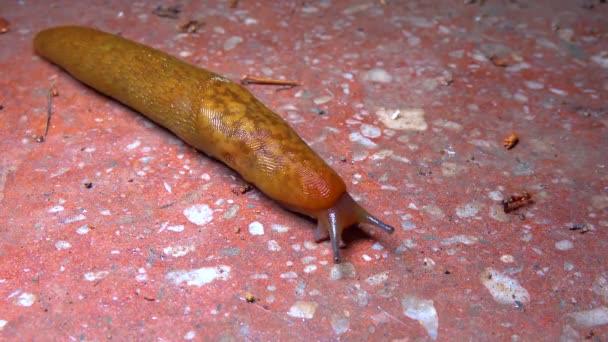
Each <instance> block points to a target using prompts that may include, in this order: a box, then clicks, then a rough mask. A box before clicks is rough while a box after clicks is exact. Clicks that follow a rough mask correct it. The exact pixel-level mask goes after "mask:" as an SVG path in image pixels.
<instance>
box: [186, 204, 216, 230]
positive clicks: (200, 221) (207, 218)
mask: <svg viewBox="0 0 608 342" xmlns="http://www.w3.org/2000/svg"><path fill="white" fill-rule="evenodd" d="M184 215H185V216H186V218H187V219H188V221H190V222H192V223H194V224H196V225H198V226H202V225H204V224H206V223H209V222H211V220H213V211H212V210H211V208H209V206H208V205H206V204H195V205H193V206H191V207H188V208H186V209H184Z"/></svg>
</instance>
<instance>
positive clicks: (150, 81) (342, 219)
mask: <svg viewBox="0 0 608 342" xmlns="http://www.w3.org/2000/svg"><path fill="white" fill-rule="evenodd" d="M34 49H35V51H36V53H37V54H38V55H40V56H42V57H44V58H45V59H47V60H49V61H51V62H53V63H55V64H57V65H58V66H60V67H61V68H63V69H65V70H66V71H67V72H68V73H70V74H71V75H72V76H73V77H75V78H76V79H78V80H80V81H82V82H83V83H85V84H87V85H89V86H91V87H92V88H94V89H96V90H97V91H99V92H101V93H103V94H105V95H107V96H110V97H112V98H114V99H116V100H118V101H120V102H122V103H124V104H126V105H127V106H129V107H131V108H133V109H134V110H136V111H138V112H140V113H142V114H144V115H145V116H146V117H148V118H149V119H151V120H152V121H154V122H156V123H157V124H159V125H161V126H163V127H165V128H167V129H169V130H170V131H171V132H173V133H175V134H176V135H177V136H178V137H180V138H181V139H182V140H184V141H185V142H187V143H188V144H190V145H192V146H194V147H195V148H197V149H198V150H200V151H203V152H204V153H206V154H207V155H209V156H211V157H214V158H217V159H219V160H221V161H222V162H224V163H225V164H226V165H228V166H229V167H231V168H232V169H234V170H235V171H236V172H238V173H239V174H240V175H241V176H242V177H243V178H244V179H245V180H247V181H248V182H250V183H252V184H254V185H255V186H256V187H257V188H258V189H260V190H261V191H262V192H264V193H265V194H266V195H267V196H268V197H270V198H272V199H274V200H276V201H277V202H279V203H280V204H282V205H283V206H284V207H286V208H288V209H290V210H293V211H296V212H299V213H302V214H304V215H307V216H310V217H312V218H315V219H317V222H318V224H317V229H316V231H315V233H314V238H315V240H316V241H317V242H318V241H321V240H324V239H327V238H328V237H329V238H330V239H331V245H332V250H333V257H334V261H335V262H339V260H340V251H339V247H342V246H343V245H344V243H343V242H342V237H341V236H342V231H343V230H344V229H345V228H348V227H350V226H353V225H355V224H360V223H367V224H371V225H374V226H376V227H379V228H382V229H383V230H385V231H386V232H389V233H392V232H393V231H394V228H393V227H391V226H389V225H387V224H385V223H383V222H382V221H380V220H379V219H377V218H375V217H374V216H372V215H370V214H369V213H368V212H367V211H365V209H363V208H362V207H360V206H359V205H358V204H357V203H356V202H355V201H354V200H353V199H352V197H351V196H350V195H349V194H348V192H347V191H346V185H345V184H344V181H343V180H342V179H341V178H340V176H338V174H336V172H335V171H334V170H333V169H332V168H331V167H329V165H327V164H326V163H325V161H323V159H321V158H320V157H319V156H318V155H317V154H316V153H315V152H314V151H313V150H312V149H311V148H310V147H309V146H308V145H307V144H306V143H305V142H304V141H303V140H302V139H301V138H300V137H299V136H298V135H297V134H296V133H295V132H294V131H293V130H292V129H291V127H290V126H289V125H288V124H287V122H285V121H284V120H283V119H282V118H281V117H279V116H278V115H277V114H275V113H274V112H272V111H271V110H270V109H268V108H266V106H264V104H262V103H261V102H260V101H258V100H257V99H256V98H255V97H254V96H253V95H252V94H251V93H250V92H249V91H247V90H246V89H245V88H243V87H242V86H240V85H238V84H236V83H233V82H231V81H230V80H228V79H226V78H225V77H222V76H220V75H217V74H215V73H212V72H210V71H207V70H204V69H201V68H198V67H195V66H193V65H190V64H187V63H185V62H182V61H180V60H179V59H177V58H175V57H172V56H170V55H168V54H166V53H164V52H161V51H159V50H155V49H152V48H150V47H148V46H145V45H142V44H139V43H136V42H133V41H130V40H127V39H124V38H122V37H119V36H116V35H112V34H109V33H105V32H101V31H98V30H95V29H91V28H86V27H78V26H64V27H55V28H50V29H47V30H44V31H41V32H39V33H38V34H37V35H36V38H35V39H34Z"/></svg>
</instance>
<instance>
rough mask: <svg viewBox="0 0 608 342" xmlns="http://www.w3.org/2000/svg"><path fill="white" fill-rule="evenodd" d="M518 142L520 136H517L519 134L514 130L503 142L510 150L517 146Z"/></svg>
mask: <svg viewBox="0 0 608 342" xmlns="http://www.w3.org/2000/svg"><path fill="white" fill-rule="evenodd" d="M518 142H519V137H518V136H517V134H515V132H513V133H511V135H509V136H508V137H506V138H505V140H503V142H502V144H503V146H504V147H505V148H506V149H507V150H510V149H512V148H513V147H515V145H517V143H518Z"/></svg>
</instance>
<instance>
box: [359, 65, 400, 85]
mask: <svg viewBox="0 0 608 342" xmlns="http://www.w3.org/2000/svg"><path fill="white" fill-rule="evenodd" d="M362 77H363V80H366V81H372V82H378V83H390V82H392V81H393V76H391V74H389V73H388V72H387V71H386V70H384V69H380V68H375V69H371V70H369V71H367V72H364V73H362Z"/></svg>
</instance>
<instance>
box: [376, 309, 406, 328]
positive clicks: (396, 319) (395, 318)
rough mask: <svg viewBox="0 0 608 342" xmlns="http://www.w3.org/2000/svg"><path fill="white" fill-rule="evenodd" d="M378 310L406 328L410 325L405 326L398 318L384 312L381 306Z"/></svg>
mask: <svg viewBox="0 0 608 342" xmlns="http://www.w3.org/2000/svg"><path fill="white" fill-rule="evenodd" d="M377 308H378V310H380V311H382V312H383V313H384V314H385V315H387V316H388V317H390V318H392V319H394V320H395V321H397V322H398V323H401V325H403V326H404V327H407V326H408V325H407V324H405V323H404V322H403V321H401V320H399V319H398V318H397V317H395V316H393V315H391V314H390V313H388V312H387V311H386V310H384V309H383V308H381V307H380V305H378V306H377Z"/></svg>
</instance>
